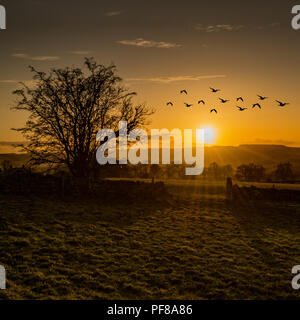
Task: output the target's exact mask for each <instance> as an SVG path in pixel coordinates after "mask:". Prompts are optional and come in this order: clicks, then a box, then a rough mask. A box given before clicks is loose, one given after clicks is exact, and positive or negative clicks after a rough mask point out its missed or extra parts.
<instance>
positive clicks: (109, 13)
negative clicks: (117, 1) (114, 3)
mask: <svg viewBox="0 0 300 320" xmlns="http://www.w3.org/2000/svg"><path fill="white" fill-rule="evenodd" d="M120 14H122V11H109V12H106V13H105V15H106V16H107V17H116V16H119V15H120Z"/></svg>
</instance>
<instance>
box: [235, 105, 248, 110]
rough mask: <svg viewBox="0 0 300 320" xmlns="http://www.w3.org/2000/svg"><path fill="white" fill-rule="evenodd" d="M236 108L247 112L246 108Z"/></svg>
mask: <svg viewBox="0 0 300 320" xmlns="http://www.w3.org/2000/svg"><path fill="white" fill-rule="evenodd" d="M237 108H238V109H239V110H240V111H245V110H247V108H242V107H238V106H237Z"/></svg>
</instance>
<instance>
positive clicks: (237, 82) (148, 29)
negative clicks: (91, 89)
mask: <svg viewBox="0 0 300 320" xmlns="http://www.w3.org/2000/svg"><path fill="white" fill-rule="evenodd" d="M1 4H2V5H4V6H5V7H6V10H7V30H1V31H0V48H1V50H0V114H1V117H0V141H20V140H22V137H21V136H19V135H18V134H17V133H15V132H12V131H11V130H10V128H12V127H20V126H22V124H23V123H24V122H25V120H26V117H25V115H24V114H22V113H16V112H13V111H10V107H11V106H12V105H13V103H14V97H13V96H12V94H11V92H12V91H13V90H14V89H15V88H16V87H17V82H18V81H30V79H31V74H30V73H29V72H28V69H27V66H28V65H33V66H35V67H37V68H38V69H40V70H43V71H47V70H49V68H51V67H64V66H68V65H74V66H75V65H76V66H81V65H82V63H83V58H84V57H85V56H87V57H90V56H93V57H95V58H96V60H97V61H98V62H99V63H103V64H109V63H111V62H113V63H115V64H116V65H117V68H118V72H119V75H120V76H121V77H122V78H123V79H124V80H125V81H126V84H127V85H128V86H129V87H130V88H131V89H132V90H134V91H136V92H137V93H138V96H137V101H139V102H146V103H147V104H149V105H150V106H152V107H153V108H155V109H156V113H155V115H154V116H153V118H152V123H151V127H153V128H158V129H159V128H168V129H173V128H181V129H184V128H186V129H196V128H201V127H212V128H214V129H215V130H216V132H217V140H216V143H217V144H219V145H239V144H244V143H264V144H286V145H289V146H300V130H299V119H300V109H299V106H300V30H299V31H295V30H293V29H292V27H291V19H292V14H291V10H292V7H293V5H295V4H297V3H296V2H295V1H287V0H280V1H279V0H277V1H276V0H272V1H265V2H263V1H224V0H223V1H221V0H219V1H200V0H195V1H189V0H186V1H174V0H172V1H170V0H164V1H162V0H160V1H156V0H155V1H154V0H151V1H144V0H139V1H137V0H128V1H124V0H113V1H102V0H86V1H67V0H61V1H58V0H52V1H46V0H17V1H11V0H10V1H4V0H1ZM210 86H212V87H215V88H219V89H222V91H221V92H220V93H217V94H213V93H211V92H210V90H209V87H210ZM181 89H186V90H188V92H189V94H188V96H182V95H180V94H179V91H180V90H181ZM257 94H261V95H265V96H267V97H269V99H267V100H266V102H262V103H261V104H262V106H263V109H262V110H261V111H259V110H258V109H255V110H252V104H253V103H256V102H258V98H257V96H256V95H257ZM239 96H243V97H244V99H245V103H244V105H245V106H246V107H248V108H249V109H248V110H246V111H244V112H239V111H238V110H237V108H236V106H237V105H240V106H243V104H241V103H239V104H238V103H236V101H235V100H236V98H237V97H239ZM219 97H221V98H226V99H230V100H231V101H230V102H229V103H227V104H224V105H221V104H220V103H219V100H218V98H219ZM200 99H204V100H205V101H206V102H207V104H206V106H202V105H201V106H198V105H197V101H198V100H200ZM275 99H277V100H281V101H284V102H289V103H290V105H289V106H287V107H286V108H280V107H278V106H277V103H276V102H275ZM168 101H172V102H173V103H174V107H167V106H166V102H168ZM184 102H187V103H191V104H194V106H193V107H192V108H190V109H187V108H186V107H185V106H184ZM212 108H216V109H218V111H219V114H217V115H216V114H210V112H209V110H210V109H212Z"/></svg>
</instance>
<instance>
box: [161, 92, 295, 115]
mask: <svg viewBox="0 0 300 320" xmlns="http://www.w3.org/2000/svg"><path fill="white" fill-rule="evenodd" d="M210 90H211V92H212V93H218V92H220V91H221V89H215V88H212V87H210ZM180 94H181V95H186V96H187V95H188V92H187V90H185V89H184V90H181V91H180ZM257 97H258V98H259V100H260V102H256V103H254V104H253V105H252V109H254V108H256V107H257V108H259V109H261V108H262V106H261V101H264V100H266V99H268V97H265V96H261V95H259V94H258V95H257ZM219 100H220V102H221V103H222V104H224V103H227V102H229V101H230V100H228V99H222V98H219ZM236 101H237V102H242V103H244V99H243V97H238V98H236ZM275 101H276V102H277V103H278V106H279V107H285V106H287V105H288V104H289V103H288V102H281V101H279V100H275ZM184 104H185V106H186V107H187V108H190V107H192V106H193V104H190V103H186V102H185V103H184ZM200 104H203V105H205V104H206V103H205V101H204V100H199V101H198V105H200ZM167 106H171V107H173V106H174V103H173V102H172V101H169V102H167ZM236 107H237V108H238V110H239V111H245V110H247V109H248V108H246V107H240V106H236ZM213 112H214V113H216V114H217V113H218V110H217V109H216V108H212V109H210V113H213Z"/></svg>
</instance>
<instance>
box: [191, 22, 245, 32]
mask: <svg viewBox="0 0 300 320" xmlns="http://www.w3.org/2000/svg"><path fill="white" fill-rule="evenodd" d="M243 28H245V26H243V25H231V24H216V25H209V26H203V25H202V24H197V25H196V26H195V29H196V30H198V31H204V32H220V31H238V30H241V29H243Z"/></svg>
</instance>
